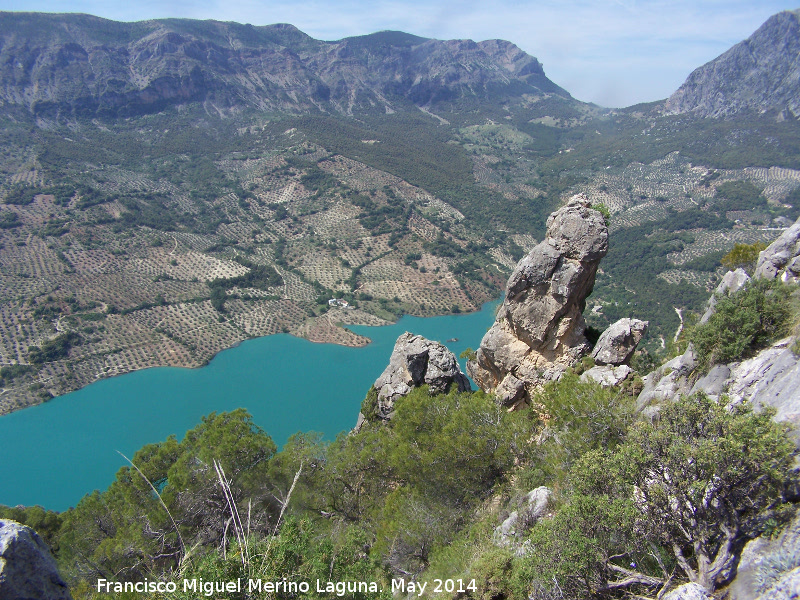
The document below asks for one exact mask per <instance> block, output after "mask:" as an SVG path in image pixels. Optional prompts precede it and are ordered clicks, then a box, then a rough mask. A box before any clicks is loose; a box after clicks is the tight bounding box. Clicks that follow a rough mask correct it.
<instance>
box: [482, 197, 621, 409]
mask: <svg viewBox="0 0 800 600" xmlns="http://www.w3.org/2000/svg"><path fill="white" fill-rule="evenodd" d="M607 252H608V228H607V227H606V224H605V220H604V218H603V215H602V214H600V212H598V211H596V210H594V209H592V208H591V203H590V202H589V200H588V199H587V198H586V196H584V195H578V196H573V198H572V199H571V200H570V202H569V203H568V204H567V205H566V206H564V207H562V208H561V209H559V210H558V211H556V212H554V213H552V214H551V215H550V217H549V218H548V219H547V235H546V237H545V239H544V241H543V242H541V243H540V244H538V245H537V246H536V247H535V248H534V249H533V250H531V252H530V253H529V254H528V255H527V256H525V257H524V258H523V259H522V260H521V261H520V262H519V263H518V264H517V266H516V268H515V269H514V272H513V273H512V274H511V277H510V278H509V280H508V284H507V285H506V298H505V300H504V301H503V305H502V306H501V307H500V310H499V312H498V313H497V319H496V321H495V323H494V325H492V327H491V329H490V330H489V331H488V332H487V333H486V335H485V336H484V337H483V340H482V341H481V345H480V348H479V349H478V351H477V354H476V357H475V359H474V360H472V361H470V362H469V363H468V365H467V372H468V373H469V374H470V376H471V377H472V378H473V379H474V380H475V382H476V383H477V384H478V385H479V386H480V387H481V388H482V389H483V390H484V391H487V392H492V393H494V394H495V395H496V396H497V398H498V400H499V401H500V402H501V403H502V404H504V405H506V406H513V405H516V404H519V403H521V402H525V401H529V400H530V394H531V393H532V392H533V391H534V390H535V389H536V388H538V387H539V386H541V385H542V384H543V383H545V382H547V381H550V380H553V379H557V378H558V377H560V376H561V374H562V373H563V372H564V371H565V370H566V369H567V367H569V366H571V365H572V364H573V363H574V362H575V361H576V360H577V359H578V358H580V357H581V356H583V355H584V354H586V353H587V352H588V351H589V350H590V349H591V346H590V344H589V342H588V341H587V340H586V337H585V336H584V331H585V329H586V322H585V321H584V319H583V315H582V312H583V309H584V307H585V300H586V297H587V296H588V295H589V294H590V293H591V291H592V288H593V286H594V279H595V275H596V274H597V267H598V265H599V263H600V259H601V258H603V256H605V255H606V253H607Z"/></svg>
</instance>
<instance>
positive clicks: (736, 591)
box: [729, 512, 800, 600]
mask: <svg viewBox="0 0 800 600" xmlns="http://www.w3.org/2000/svg"><path fill="white" fill-rule="evenodd" d="M792 585H794V586H800V512H798V513H797V514H796V515H795V518H794V520H793V521H792V522H791V523H790V524H789V525H788V526H787V527H786V528H785V529H784V530H783V531H782V532H781V533H780V535H778V536H777V537H775V538H770V537H769V536H761V537H758V538H756V539H754V540H750V541H749V542H747V545H745V547H744V550H742V555H741V558H740V559H739V565H738V567H737V572H736V578H735V579H734V580H733V582H732V583H731V585H730V587H729V594H730V600H750V599H751V598H759V600H766V599H767V598H770V599H773V600H778V599H783V598H787V599H788V598H792V597H794V598H797V597H800V587H795V588H794V593H795V596H791V595H785V594H784V592H785V591H786V590H787V589H791V586H792Z"/></svg>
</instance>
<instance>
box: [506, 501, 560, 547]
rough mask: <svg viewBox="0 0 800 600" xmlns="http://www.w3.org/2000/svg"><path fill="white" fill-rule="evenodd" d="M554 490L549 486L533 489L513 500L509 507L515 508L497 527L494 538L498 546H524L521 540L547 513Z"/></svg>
mask: <svg viewBox="0 0 800 600" xmlns="http://www.w3.org/2000/svg"><path fill="white" fill-rule="evenodd" d="M552 495H553V492H552V490H551V489H550V488H548V487H547V486H540V487H538V488H536V489H534V490H531V491H530V492H528V493H527V494H525V495H524V496H522V497H521V498H519V499H517V500H515V501H513V502H512V503H511V506H510V507H509V508H513V509H514V510H512V511H511V513H510V514H509V515H508V516H507V517H506V518H505V519H503V522H502V523H501V524H500V525H498V526H497V527H495V530H494V534H493V536H492V540H493V542H494V543H495V545H497V546H501V547H504V548H508V547H515V548H517V549H520V548H521V547H522V543H521V540H522V538H523V537H524V536H525V533H526V532H527V531H528V530H529V529H530V528H531V527H533V526H534V525H535V524H536V522H537V521H538V520H539V519H541V518H543V517H544V516H545V515H547V511H548V508H549V503H550V499H551V497H552Z"/></svg>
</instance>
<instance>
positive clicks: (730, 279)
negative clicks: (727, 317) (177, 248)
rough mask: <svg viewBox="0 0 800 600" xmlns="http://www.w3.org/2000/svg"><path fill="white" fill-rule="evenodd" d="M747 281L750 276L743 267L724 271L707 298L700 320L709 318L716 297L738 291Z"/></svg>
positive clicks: (712, 311)
mask: <svg viewBox="0 0 800 600" xmlns="http://www.w3.org/2000/svg"><path fill="white" fill-rule="evenodd" d="M748 281H750V277H749V276H748V275H747V273H746V272H745V271H744V269H736V270H735V271H728V272H727V273H725V275H723V276H722V281H720V282H719V285H718V286H717V289H715V290H714V294H713V295H712V296H711V298H709V299H708V304H707V305H706V306H707V308H706V312H705V313H703V316H702V317H701V318H700V322H701V323H705V322H706V321H708V320H709V319H710V318H711V315H713V314H714V307H715V306H716V305H717V297H719V296H723V295H725V294H733V293H734V292H738V291H739V290H740V289H742V288H743V287H744V285H745V284H746V283H747V282H748Z"/></svg>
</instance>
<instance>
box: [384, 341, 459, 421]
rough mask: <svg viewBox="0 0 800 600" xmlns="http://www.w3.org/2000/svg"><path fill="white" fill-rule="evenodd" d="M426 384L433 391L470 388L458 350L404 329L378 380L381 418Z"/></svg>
mask: <svg viewBox="0 0 800 600" xmlns="http://www.w3.org/2000/svg"><path fill="white" fill-rule="evenodd" d="M423 385H427V386H428V388H429V389H430V391H431V393H434V394H439V393H442V392H446V391H448V389H449V388H450V386H451V385H455V386H456V387H457V389H458V391H459V392H465V391H469V390H470V389H471V386H470V384H469V379H467V376H466V375H464V373H462V372H461V367H459V366H458V361H457V360H456V356H455V354H453V353H452V352H450V350H448V349H447V348H446V347H445V346H444V345H442V344H440V343H439V342H434V341H431V340H428V339H426V338H424V337H422V336H421V335H414V334H412V333H409V332H405V333H404V334H402V335H401V336H400V337H398V338H397V341H396V342H395V344H394V350H393V351H392V356H391V358H390V359H389V365H388V366H387V367H386V368H385V369H384V371H383V373H381V375H380V377H378V379H376V380H375V384H374V388H375V390H376V391H377V407H376V410H375V413H376V414H377V416H378V417H379V418H380V419H388V418H390V417H391V414H392V411H393V408H394V403H395V401H396V400H397V399H398V398H401V397H402V396H406V395H407V394H408V393H409V392H411V390H412V389H413V388H415V387H420V386H423Z"/></svg>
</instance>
